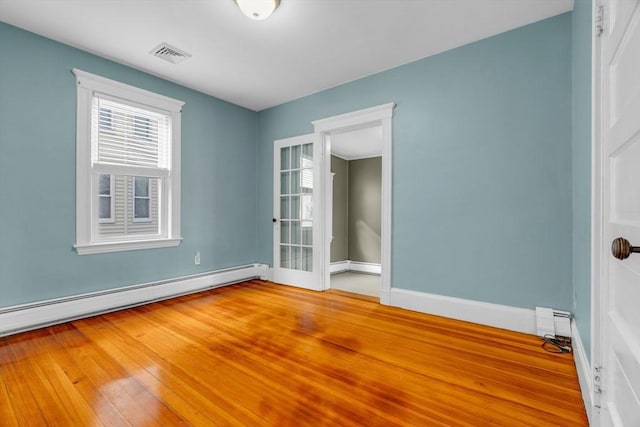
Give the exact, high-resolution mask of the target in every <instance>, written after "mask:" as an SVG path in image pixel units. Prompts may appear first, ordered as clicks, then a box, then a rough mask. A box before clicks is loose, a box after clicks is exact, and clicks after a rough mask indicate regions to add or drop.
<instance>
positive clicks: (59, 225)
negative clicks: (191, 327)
mask: <svg viewBox="0 0 640 427" xmlns="http://www.w3.org/2000/svg"><path fill="white" fill-rule="evenodd" d="M0 52H2V58H3V59H2V60H0V307H3V306H9V305H13V304H18V303H25V302H30V301H34V300H43V299H47V298H53V297H61V296H65V295H72V294H78V293H83V292H90V291H96V290H102V289H107V288H112V287H118V286H125V285H131V284H138V283H144V282H149V281H154V280H159V279H164V278H173V277H178V276H182V275H187V274H195V273H199V272H205V271H210V270H214V269H219V268H224V267H230V266H237V265H243V264H247V263H253V262H254V261H255V260H256V239H255V234H256V216H255V210H256V196H255V195H256V182H257V181H256V180H257V176H256V173H255V167H254V166H255V164H256V150H255V141H256V113H255V112H253V111H250V110H247V109H244V108H240V107H238V106H235V105H232V104H229V103H226V102H223V101H220V100H218V99H215V98H212V97H209V96H206V95H203V94H201V93H198V92H195V91H192V90H189V89H186V88H184V87H181V86H178V85H175V84H172V83H169V82H167V81H165V80H162V79H158V78H155V77H152V76H150V75H148V74H145V73H142V72H139V71H136V70H133V69H131V68H127V67H125V66H122V65H118V64H115V63H113V62H110V61H107V60H105V59H103V58H100V57H97V56H94V55H90V54H88V53H85V52H82V51H80V50H77V49H74V48H71V47H68V46H65V45H62V44H60V43H56V42H54V41H51V40H48V39H46V38H42V37H39V36H36V35H34V34H32V33H29V32H26V31H22V30H20V29H17V28H15V27H12V26H9V25H6V24H3V23H0ZM74 67H75V68H79V69H81V70H84V71H88V72H91V73H95V74H98V75H101V76H104V77H107V78H111V79H115V80H118V81H121V82H123V83H127V84H131V85H134V86H137V87H140V88H143V89H147V90H151V91H154V92H157V93H160V94H163V95H166V96H170V97H173V98H176V99H180V100H182V101H185V102H186V104H185V107H184V113H183V116H182V188H183V192H182V235H183V237H184V241H183V242H182V244H181V245H180V246H178V247H176V248H166V249H154V250H142V251H130V252H121V253H112V254H100V255H85V256H78V255H77V254H76V253H75V252H74V251H73V249H72V245H73V244H74V243H75V167H76V166H75V149H76V88H75V77H74V76H73V74H72V73H71V68H74ZM231 184H232V185H231ZM195 251H200V252H201V256H202V264H201V265H199V266H197V267H196V266H194V265H193V257H194V253H195Z"/></svg>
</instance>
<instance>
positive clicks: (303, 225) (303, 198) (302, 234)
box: [279, 144, 313, 271]
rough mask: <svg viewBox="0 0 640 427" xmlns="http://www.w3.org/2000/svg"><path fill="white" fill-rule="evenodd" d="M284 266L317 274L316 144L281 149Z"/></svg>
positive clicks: (281, 256)
mask: <svg viewBox="0 0 640 427" xmlns="http://www.w3.org/2000/svg"><path fill="white" fill-rule="evenodd" d="M279 187H280V219H281V221H280V227H281V229H280V267H281V268H289V269H293V270H302V271H313V262H312V260H313V144H301V145H293V146H291V147H284V148H281V149H280V186H279Z"/></svg>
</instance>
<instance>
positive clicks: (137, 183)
mask: <svg viewBox="0 0 640 427" xmlns="http://www.w3.org/2000/svg"><path fill="white" fill-rule="evenodd" d="M150 182H151V181H150V178H142V177H139V176H136V177H134V178H133V221H134V222H149V221H151V197H150V196H151V192H150V191H149V184H150Z"/></svg>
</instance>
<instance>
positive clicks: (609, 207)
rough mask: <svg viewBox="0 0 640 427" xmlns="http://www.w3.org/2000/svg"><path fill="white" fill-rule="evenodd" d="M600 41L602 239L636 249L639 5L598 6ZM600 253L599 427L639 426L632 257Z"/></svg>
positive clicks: (638, 276)
mask: <svg viewBox="0 0 640 427" xmlns="http://www.w3.org/2000/svg"><path fill="white" fill-rule="evenodd" d="M604 10H605V19H606V18H607V15H608V25H607V24H606V23H605V31H604V33H603V35H602V41H601V49H602V50H601V58H602V60H601V61H602V102H603V115H602V143H603V150H604V162H603V177H604V185H603V190H604V191H603V195H604V209H603V211H604V237H605V239H604V240H605V243H606V244H609V243H610V242H611V241H612V240H613V239H614V238H617V237H624V238H625V239H627V240H629V241H630V242H631V244H632V245H636V246H638V245H640V55H639V54H638V52H640V1H638V0H633V1H630V0H612V1H611V2H607V3H605V4H604ZM603 250H605V262H604V264H603V265H604V268H605V275H604V278H605V280H604V283H603V288H602V289H603V298H602V303H601V304H602V305H601V307H602V310H603V314H604V316H603V322H604V323H603V325H602V343H603V346H602V349H603V354H602V362H603V370H602V372H603V375H604V378H605V381H604V386H603V390H602V409H603V410H602V411H601V416H602V425H605V426H640V309H639V308H638V303H639V302H640V254H635V255H634V254H632V255H631V256H630V257H629V258H627V259H624V260H619V259H616V258H614V257H613V256H611V254H610V251H609V248H605V249H603Z"/></svg>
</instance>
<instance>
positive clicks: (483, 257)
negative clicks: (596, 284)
mask: <svg viewBox="0 0 640 427" xmlns="http://www.w3.org/2000/svg"><path fill="white" fill-rule="evenodd" d="M571 20H572V17H571V14H570V13H568V14H563V15H560V16H557V17H554V18H551V19H547V20H544V21H541V22H538V23H535V24H532V25H529V26H526V27H523V28H519V29H516V30H513V31H510V32H507V33H504V34H501V35H498V36H495V37H492V38H489V39H485V40H482V41H479V42H476V43H473V44H470V45H466V46H463V47H460V48H457V49H454V50H452V51H448V52H445V53H442V54H439V55H436V56H433V57H429V58H426V59H423V60H420V61H417V62H413V63H411V64H408V65H405V66H401V67H398V68H394V69H392V70H389V71H386V72H383V73H379V74H376V75H373V76H370V77H367V78H364V79H360V80H357V81H354V82H351V83H348V84H345V85H342V86H339V87H336V88H333V89H329V90H326V91H323V92H320V93H318V94H315V95H311V96H308V97H305V98H302V99H299V100H296V101H293V102H290V103H287V104H283V105H280V106H277V107H274V108H271V109H268V110H264V111H261V112H260V113H259V114H258V147H257V151H258V158H259V159H271V158H272V156H273V153H272V150H273V141H274V140H275V139H279V138H284V137H289V136H294V135H300V134H305V133H310V132H312V131H313V127H312V125H311V123H310V122H311V121H312V120H316V119H321V118H325V117H329V116H333V115H336V114H340V113H345V112H349V111H353V110H357V109H361V108H366V107H371V106H374V105H378V104H382V103H386V102H392V101H393V102H396V103H397V104H398V106H397V107H396V109H395V114H394V118H393V144H394V145H393V207H392V212H393V224H392V230H393V231H392V234H393V242H392V259H393V260H392V264H393V265H392V267H393V269H392V286H394V287H398V288H403V289H410V290H416V291H423V292H430V293H435V294H441V295H448V296H454V297H460V298H468V299H473V300H479V301H489V302H493V303H498V304H506V305H511V306H517V307H526V308H533V307H534V306H536V305H540V306H547V307H554V308H560V309H571V307H572V303H571V302H572V298H571V294H572V272H571V269H572V255H571V251H572V236H571V234H572V195H571V191H572V175H571V160H572V151H571V150H572V145H571V143H572V138H571V126H572V112H571V107H572V105H571V64H572V59H571V58H572V56H571ZM271 163H272V162H271V161H263V162H259V163H258V215H259V216H258V260H259V261H260V262H264V263H269V264H270V263H271V262H272V230H273V226H272V224H271V217H272V194H273V193H272V164H271Z"/></svg>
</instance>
